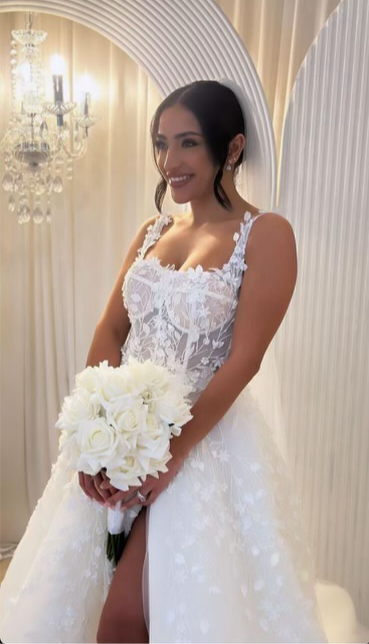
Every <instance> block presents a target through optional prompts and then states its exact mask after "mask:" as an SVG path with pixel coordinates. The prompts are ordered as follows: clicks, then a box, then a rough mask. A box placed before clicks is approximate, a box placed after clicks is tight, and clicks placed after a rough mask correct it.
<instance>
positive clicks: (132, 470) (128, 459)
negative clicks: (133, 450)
mask: <svg viewBox="0 0 369 644" xmlns="http://www.w3.org/2000/svg"><path fill="white" fill-rule="evenodd" d="M146 467H147V463H146ZM146 471H147V469H145V464H142V462H140V461H139V460H138V459H137V457H136V455H135V454H127V455H126V456H125V457H124V458H122V460H121V462H120V464H119V467H114V468H110V467H107V468H106V474H107V476H108V477H109V478H110V481H111V484H112V485H114V487H116V488H118V490H123V491H127V490H128V488H129V487H131V486H136V485H141V483H142V481H140V479H139V477H140V476H142V475H143V474H145V472H146Z"/></svg>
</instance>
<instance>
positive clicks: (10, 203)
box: [8, 195, 15, 212]
mask: <svg viewBox="0 0 369 644" xmlns="http://www.w3.org/2000/svg"><path fill="white" fill-rule="evenodd" d="M8 208H9V210H10V212H14V210H15V199H14V196H13V195H10V197H9V201H8Z"/></svg>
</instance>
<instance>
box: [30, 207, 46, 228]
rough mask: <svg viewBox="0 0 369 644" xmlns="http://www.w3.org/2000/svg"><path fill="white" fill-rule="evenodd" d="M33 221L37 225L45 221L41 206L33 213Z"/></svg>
mask: <svg viewBox="0 0 369 644" xmlns="http://www.w3.org/2000/svg"><path fill="white" fill-rule="evenodd" d="M32 219H33V221H34V223H35V224H41V223H42V222H43V220H44V215H43V212H42V210H41V208H40V206H37V208H35V209H34V211H33V213H32Z"/></svg>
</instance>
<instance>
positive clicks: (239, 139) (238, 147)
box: [228, 133, 246, 161]
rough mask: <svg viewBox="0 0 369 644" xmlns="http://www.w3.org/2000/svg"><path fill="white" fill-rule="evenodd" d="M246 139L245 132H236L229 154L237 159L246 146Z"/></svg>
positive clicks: (229, 147)
mask: <svg viewBox="0 0 369 644" xmlns="http://www.w3.org/2000/svg"><path fill="white" fill-rule="evenodd" d="M245 143H246V139H245V137H244V135H243V134H241V133H240V134H236V136H235V137H234V138H233V139H232V141H231V142H230V144H229V146H228V155H229V156H232V158H233V159H234V160H235V161H237V159H238V157H239V156H240V154H241V152H242V150H243V148H244V147H245Z"/></svg>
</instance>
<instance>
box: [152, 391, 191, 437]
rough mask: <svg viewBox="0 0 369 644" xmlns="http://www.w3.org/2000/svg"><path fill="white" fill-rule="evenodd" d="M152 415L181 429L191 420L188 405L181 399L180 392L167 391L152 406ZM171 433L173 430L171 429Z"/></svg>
mask: <svg viewBox="0 0 369 644" xmlns="http://www.w3.org/2000/svg"><path fill="white" fill-rule="evenodd" d="M152 407H153V409H154V413H156V414H157V415H158V416H159V417H160V418H161V419H162V420H164V421H166V422H167V423H174V425H175V426H176V428H177V429H178V427H182V425H184V424H185V423H187V422H188V421H190V420H191V418H193V415H192V414H191V412H190V404H189V403H188V402H186V400H184V399H183V396H182V394H181V392H180V391H177V390H174V391H169V392H168V393H167V394H166V396H163V397H162V398H159V399H158V400H157V401H156V402H155V403H153V405H152ZM171 430H172V432H173V431H174V428H173V427H172V428H171Z"/></svg>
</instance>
